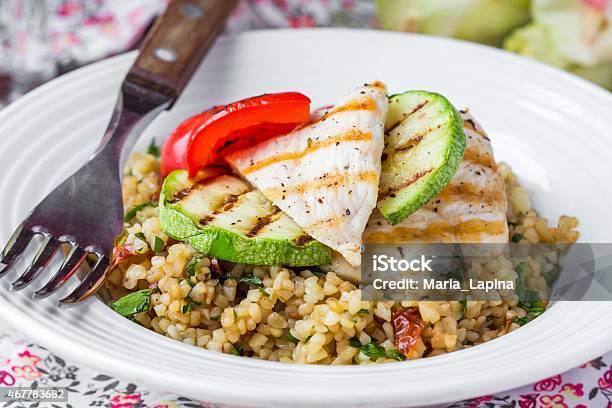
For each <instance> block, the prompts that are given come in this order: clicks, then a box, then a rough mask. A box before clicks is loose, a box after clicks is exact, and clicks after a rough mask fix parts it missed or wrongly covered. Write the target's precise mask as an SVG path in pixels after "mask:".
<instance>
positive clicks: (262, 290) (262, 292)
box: [259, 288, 270, 297]
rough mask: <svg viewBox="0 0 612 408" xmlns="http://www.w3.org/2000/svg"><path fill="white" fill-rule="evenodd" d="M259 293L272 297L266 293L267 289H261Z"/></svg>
mask: <svg viewBox="0 0 612 408" xmlns="http://www.w3.org/2000/svg"><path fill="white" fill-rule="evenodd" d="M259 291H260V292H261V294H262V295H264V296H266V297H270V294H269V293H268V292H267V291H266V289H265V288H259Z"/></svg>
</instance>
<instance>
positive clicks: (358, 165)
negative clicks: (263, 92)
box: [226, 82, 388, 266]
mask: <svg viewBox="0 0 612 408" xmlns="http://www.w3.org/2000/svg"><path fill="white" fill-rule="evenodd" d="M387 107H388V100H387V89H386V87H385V85H384V84H382V83H380V82H375V83H372V84H366V85H364V86H362V87H360V88H357V89H356V90H355V91H353V92H351V93H350V94H348V95H347V96H346V97H345V98H344V99H343V100H342V101H341V102H340V103H339V104H338V105H336V106H335V107H333V108H331V109H329V110H327V111H325V112H319V113H318V115H317V116H316V117H314V118H313V122H312V123H310V124H309V125H307V126H305V127H303V128H301V129H299V130H296V131H294V132H292V133H290V134H287V135H285V136H281V137H279V138H275V139H272V140H268V141H265V142H263V143H260V144H258V145H256V146H254V147H252V148H249V149H246V150H243V151H240V152H237V153H234V154H231V155H229V156H228V157H227V158H226V159H227V161H228V162H229V163H230V164H231V165H232V166H233V167H234V169H235V170H236V171H237V172H238V173H239V174H242V175H243V176H244V177H245V178H246V179H247V180H248V181H249V182H250V183H251V184H253V185H254V186H255V187H256V188H258V189H259V190H261V192H262V193H263V194H264V195H265V196H266V197H267V198H268V199H269V200H271V201H272V202H273V203H274V204H275V205H276V206H278V207H279V208H280V209H281V210H282V211H284V212H285V213H286V214H288V215H289V216H290V217H291V218H293V220H294V221H295V222H296V223H297V224H298V225H299V226H300V227H302V228H303V229H304V230H305V231H306V232H307V233H308V234H309V235H310V236H312V237H313V238H315V239H316V240H317V241H319V242H322V243H324V244H326V245H327V246H329V247H330V248H332V249H334V250H336V251H338V252H339V253H340V254H342V256H344V257H345V258H346V260H347V261H348V262H349V263H350V264H351V265H354V266H356V265H359V263H360V261H361V256H360V250H361V237H362V234H363V231H364V229H365V226H366V224H367V221H368V219H369V218H370V215H371V213H372V210H373V209H374V207H375V206H376V200H377V196H378V182H379V179H380V170H381V154H382V150H383V144H384V140H383V139H384V123H385V116H386V114H387Z"/></svg>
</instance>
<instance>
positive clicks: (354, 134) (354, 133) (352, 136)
mask: <svg viewBox="0 0 612 408" xmlns="http://www.w3.org/2000/svg"><path fill="white" fill-rule="evenodd" d="M370 140H372V133H370V132H365V133H364V132H361V131H359V130H355V129H352V130H349V131H348V132H345V133H341V134H339V135H336V136H332V137H330V138H327V139H324V140H313V141H312V142H311V143H310V144H309V146H308V147H307V148H306V149H304V150H302V151H300V152H287V153H280V154H277V155H275V156H272V157H268V158H266V159H264V160H261V161H259V162H257V163H254V164H253V165H251V166H249V167H246V168H245V169H243V170H241V173H242V174H244V175H246V174H249V173H252V172H254V171H257V170H261V169H262V168H264V167H267V166H269V165H271V164H274V163H278V162H282V161H286V160H298V159H301V158H303V157H304V156H306V155H308V154H310V153H313V152H315V151H317V150H319V149H322V148H325V147H328V146H332V145H338V144H340V143H343V142H365V141H370Z"/></svg>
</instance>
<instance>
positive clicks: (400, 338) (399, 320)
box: [391, 308, 425, 357]
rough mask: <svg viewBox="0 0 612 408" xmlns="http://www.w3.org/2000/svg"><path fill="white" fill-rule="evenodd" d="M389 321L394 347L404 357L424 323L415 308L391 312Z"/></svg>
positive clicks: (414, 342) (415, 342)
mask: <svg viewBox="0 0 612 408" xmlns="http://www.w3.org/2000/svg"><path fill="white" fill-rule="evenodd" d="M391 323H393V329H394V331H395V347H396V348H397V349H398V350H399V351H400V352H401V353H402V354H403V355H404V356H406V357H408V354H409V353H410V351H411V350H412V348H413V347H414V346H415V345H416V344H417V342H418V340H419V338H420V337H421V332H422V331H423V328H424V327H425V325H424V324H423V321H422V320H421V314H420V313H419V311H418V310H417V309H414V308H410V309H406V310H404V311H402V312H393V314H392V316H391Z"/></svg>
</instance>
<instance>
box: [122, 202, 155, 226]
mask: <svg viewBox="0 0 612 408" xmlns="http://www.w3.org/2000/svg"><path fill="white" fill-rule="evenodd" d="M157 205H158V203H157V202H155V201H150V202H148V203H144V204H140V205H137V206H135V207H133V208H132V209H131V210H130V211H128V212H126V213H125V216H124V217H123V221H125V222H130V221H132V219H133V218H134V217H135V216H136V214H138V211H141V210H144V209H145V208H147V207H153V208H155V207H157Z"/></svg>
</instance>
